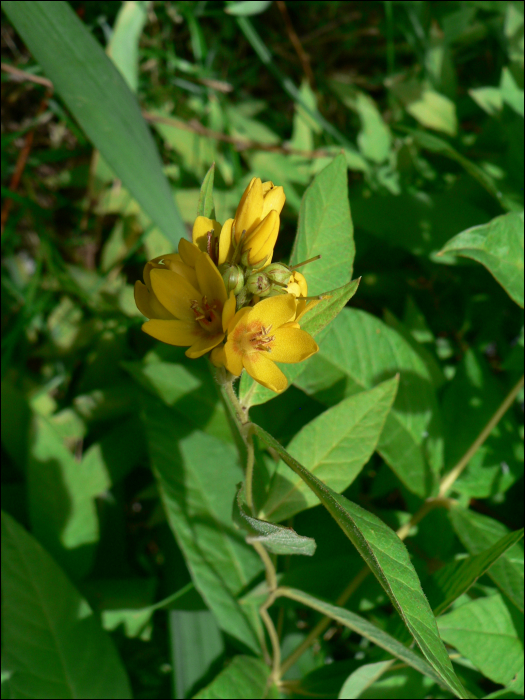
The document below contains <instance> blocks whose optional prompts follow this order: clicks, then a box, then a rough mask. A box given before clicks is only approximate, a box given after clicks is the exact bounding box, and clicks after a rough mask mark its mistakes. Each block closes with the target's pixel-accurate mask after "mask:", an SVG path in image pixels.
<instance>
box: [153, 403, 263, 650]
mask: <svg viewBox="0 0 525 700" xmlns="http://www.w3.org/2000/svg"><path fill="white" fill-rule="evenodd" d="M143 405H144V408H143V412H144V416H145V425H146V432H147V436H148V441H149V446H150V448H149V449H150V458H151V463H152V466H153V469H154V472H155V475H156V477H157V480H158V483H159V488H160V492H161V497H162V501H163V503H164V507H165V510H166V513H167V516H168V521H169V524H170V526H171V529H172V531H173V534H174V535H175V538H176V539H177V542H178V544H179V547H180V548H181V550H182V552H183V554H184V558H185V560H186V563H187V565H188V568H189V569H190V572H191V574H192V578H193V581H194V583H195V587H196V588H197V590H198V591H199V593H200V594H201V595H202V597H203V598H204V600H205V602H206V604H207V605H208V606H209V608H210V609H211V610H212V612H213V613H214V615H215V617H216V620H217V622H218V623H219V626H220V627H221V628H222V629H223V630H224V631H226V632H228V634H230V635H232V636H233V637H235V638H236V639H238V640H240V641H241V642H243V643H244V644H245V645H246V646H247V647H248V648H250V649H253V650H254V651H258V650H259V642H258V638H257V634H256V630H257V625H258V618H257V617H255V615H254V616H253V619H252V618H250V619H249V615H248V613H247V612H245V611H244V610H242V609H241V606H240V605H239V603H238V602H237V600H236V596H237V595H238V594H239V593H240V592H241V591H242V590H243V589H244V588H246V586H247V585H248V584H249V583H250V582H251V580H252V579H253V578H254V577H255V576H257V575H258V574H259V573H260V571H261V569H262V564H261V560H260V559H259V557H258V556H257V554H256V553H255V551H254V549H253V548H252V547H250V546H249V545H248V544H247V543H246V542H245V541H244V539H243V538H242V537H241V536H240V534H239V532H238V531H237V530H235V529H234V527H233V526H232V523H231V504H232V500H233V497H234V495H235V493H236V484H238V483H239V481H241V479H242V477H243V473H242V469H241V468H240V466H239V465H238V463H237V454H236V452H235V448H234V447H233V446H231V445H229V444H227V443H225V442H223V441H222V440H219V439H217V438H214V437H212V436H211V435H208V434H206V433H202V432H200V431H199V430H195V429H194V427H193V426H192V425H191V423H189V422H188V421H185V420H184V417H183V416H182V415H181V414H179V413H178V412H175V411H174V410H172V409H170V408H168V407H166V406H163V405H162V404H161V403H160V402H159V401H158V400H154V399H150V398H149V397H147V396H145V397H144V404H143Z"/></svg>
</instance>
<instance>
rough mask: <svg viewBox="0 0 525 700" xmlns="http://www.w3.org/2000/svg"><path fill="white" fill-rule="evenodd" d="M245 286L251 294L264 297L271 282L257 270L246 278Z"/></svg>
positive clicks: (269, 288)
mask: <svg viewBox="0 0 525 700" xmlns="http://www.w3.org/2000/svg"><path fill="white" fill-rule="evenodd" d="M246 288H247V289H248V291H249V292H251V293H252V294H257V296H260V297H265V296H267V295H268V294H269V293H270V291H271V288H272V283H271V280H269V279H268V277H267V276H266V275H265V274H264V273H262V272H259V273H256V274H254V275H250V276H249V277H248V279H247V280H246Z"/></svg>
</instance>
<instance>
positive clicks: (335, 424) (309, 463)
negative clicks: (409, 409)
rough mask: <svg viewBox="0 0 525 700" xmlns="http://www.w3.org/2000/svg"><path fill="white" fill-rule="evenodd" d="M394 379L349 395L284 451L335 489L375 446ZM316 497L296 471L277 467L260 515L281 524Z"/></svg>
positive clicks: (344, 485)
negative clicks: (292, 455)
mask: <svg viewBox="0 0 525 700" xmlns="http://www.w3.org/2000/svg"><path fill="white" fill-rule="evenodd" d="M397 386H398V377H394V378H393V379H389V380H388V381H386V382H383V383H382V384H379V386H377V387H375V389H371V390H370V391H363V392H362V393H360V394H356V395H355V396H350V397H348V398H347V399H344V400H343V401H341V403H339V404H337V405H336V406H333V407H332V408H329V409H328V410H327V411H325V412H324V413H322V414H321V415H320V416H317V418H314V420H313V421H311V422H310V423H308V424H307V425H305V426H304V428H303V429H302V430H301V431H300V432H299V433H297V435H296V436H295V437H294V439H293V440H292V441H291V443H290V445H289V447H288V449H289V450H290V452H293V454H294V455H296V457H297V460H298V461H299V462H300V463H301V464H303V465H304V466H305V467H306V469H308V470H309V471H310V472H311V473H314V472H315V475H316V476H317V477H318V478H319V479H321V480H322V481H323V483H325V484H327V485H328V486H329V487H330V488H332V489H334V491H337V492H338V493H340V492H341V491H344V490H345V489H346V488H348V486H350V484H351V483H352V482H353V481H354V479H355V478H356V477H357V476H358V474H359V473H360V472H361V469H362V468H363V467H364V466H365V464H366V463H367V462H368V460H369V459H370V457H371V456H372V453H373V451H374V449H375V447H376V445H377V441H378V440H379V436H380V435H381V431H382V430H383V426H384V424H385V420H386V417H387V415H388V412H389V411H390V408H391V407H392V402H393V401H394V398H395V396H396V391H397ZM317 503H318V501H317V497H316V496H315V494H314V493H312V491H311V490H310V489H309V488H308V485H307V484H305V482H304V481H303V479H302V478H301V476H300V475H298V474H297V475H291V474H290V470H289V469H288V467H287V466H286V464H285V463H284V462H283V461H281V462H279V464H278V465H277V469H276V470H275V473H274V476H273V479H272V483H271V485H270V491H269V494H268V500H267V502H266V503H265V505H264V508H263V517H264V518H266V519H271V520H274V521H276V522H280V521H281V520H284V519H285V518H290V517H291V516H292V515H295V514H296V513H299V512H301V511H302V510H305V509H306V508H311V507H312V506H315V505H317Z"/></svg>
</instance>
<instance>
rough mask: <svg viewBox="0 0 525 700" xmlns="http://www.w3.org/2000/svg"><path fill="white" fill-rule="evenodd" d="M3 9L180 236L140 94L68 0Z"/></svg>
mask: <svg viewBox="0 0 525 700" xmlns="http://www.w3.org/2000/svg"><path fill="white" fill-rule="evenodd" d="M3 9H4V10H5V12H6V14H7V15H8V17H9V18H10V20H11V21H12V22H13V25H14V26H15V28H16V30H17V31H18V32H19V34H20V36H21V37H22V39H23V40H24V42H25V44H26V45H27V47H28V49H29V50H30V51H31V53H32V54H33V56H34V57H35V59H36V60H37V61H38V63H40V65H41V66H42V68H43V70H44V72H45V73H46V75H47V76H48V77H49V78H50V79H51V80H52V81H53V85H54V88H55V90H56V91H57V92H58V94H59V95H60V97H61V98H62V99H63V100H64V102H65V104H66V105H67V107H68V109H70V110H71V113H72V114H73V116H74V117H75V119H76V120H77V121H78V123H79V124H80V126H81V127H82V129H83V130H84V132H85V133H86V135H87V137H88V138H89V140H90V141H91V142H92V143H93V145H94V146H95V148H97V149H98V150H99V151H100V153H101V154H102V156H103V157H104V159H105V160H106V161H107V163H108V165H109V166H110V167H111V168H112V169H113V170H114V172H115V175H116V176H117V177H118V178H119V179H120V180H121V181H122V183H123V185H124V187H126V189H128V190H129V191H130V192H131V194H132V195H133V197H134V198H135V199H136V200H137V202H139V204H140V205H141V207H143V209H144V211H145V212H146V213H147V214H148V216H149V217H150V218H151V219H152V221H154V222H155V224H156V225H157V226H158V227H159V228H160V229H161V230H162V231H163V233H164V234H165V235H166V236H167V237H168V239H169V240H170V241H171V242H172V244H173V246H174V247H175V246H176V245H177V243H178V241H179V239H180V238H181V237H182V236H184V235H185V230H184V225H183V223H182V220H181V218H180V215H179V212H178V210H177V208H176V206H175V203H174V200H173V196H172V193H171V191H170V188H169V185H168V181H167V180H166V178H165V176H164V174H163V172H162V163H161V160H160V157H159V154H158V152H157V150H156V147H155V143H154V141H153V138H152V136H151V134H150V132H149V130H148V128H147V126H146V124H145V122H144V119H143V118H142V115H141V113H140V108H139V105H138V103H137V100H136V99H135V97H134V96H133V94H132V93H131V91H130V89H129V88H128V86H127V85H126V83H125V81H124V78H123V77H122V75H121V74H120V73H119V71H118V70H117V68H116V67H115V66H114V64H113V63H112V61H111V60H110V59H109V58H108V57H107V56H106V54H105V53H104V51H103V49H102V47H101V46H100V44H98V42H97V41H96V40H95V39H94V37H93V36H92V35H91V34H90V32H89V31H88V30H87V29H86V27H85V26H84V25H83V24H82V22H81V21H80V19H79V18H78V17H77V16H76V14H75V12H74V11H73V9H72V8H71V7H70V6H69V4H68V3H66V2H52V3H49V2H34V1H32V0H28V2H24V3H20V2H9V1H8V2H6V3H4V5H3Z"/></svg>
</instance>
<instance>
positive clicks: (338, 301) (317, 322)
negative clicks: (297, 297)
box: [239, 277, 361, 406]
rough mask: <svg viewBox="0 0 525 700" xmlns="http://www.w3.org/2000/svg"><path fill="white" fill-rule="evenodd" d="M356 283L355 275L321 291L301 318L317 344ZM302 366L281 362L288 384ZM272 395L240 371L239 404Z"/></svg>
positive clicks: (253, 404) (354, 290)
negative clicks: (349, 279)
mask: <svg viewBox="0 0 525 700" xmlns="http://www.w3.org/2000/svg"><path fill="white" fill-rule="evenodd" d="M360 282H361V278H360V277H359V279H356V280H352V281H351V282H348V283H347V284H344V285H343V286H342V287H339V288H338V289H333V290H332V291H331V292H326V293H325V294H322V295H321V296H322V299H321V302H320V303H319V304H317V306H314V308H313V309H312V310H311V311H309V312H308V313H307V314H306V315H305V316H304V317H303V318H302V319H301V329H302V330H303V331H306V332H307V333H309V334H310V335H311V336H313V337H314V338H315V339H316V340H317V342H318V343H319V342H321V341H322V339H323V337H324V335H325V333H326V332H327V331H328V328H329V324H330V323H331V322H332V321H333V320H334V318H335V317H336V316H337V314H338V313H339V312H340V311H341V309H342V308H343V307H344V306H345V305H346V304H347V303H348V302H349V301H350V299H351V298H352V297H353V296H354V294H355V293H356V292H357V288H358V287H359V283H360ZM303 321H304V322H303ZM306 366H307V365H306V363H304V362H298V363H296V364H292V365H281V370H282V371H283V372H284V374H285V375H286V378H287V379H288V382H289V383H290V384H291V383H292V382H294V381H295V380H296V379H297V377H299V376H300V375H301V373H302V372H303V371H304V370H305V369H306ZM276 396H277V394H276V393H275V392H274V391H271V389H266V388H265V387H264V386H262V385H261V384H258V383H257V382H256V381H255V380H254V379H252V378H251V377H250V375H249V374H248V373H247V372H243V375H242V378H241V384H240V389H239V398H240V399H241V401H242V402H243V403H248V405H250V406H257V405H258V404H261V403H266V401H269V400H270V399H274V398H275V397H276Z"/></svg>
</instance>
